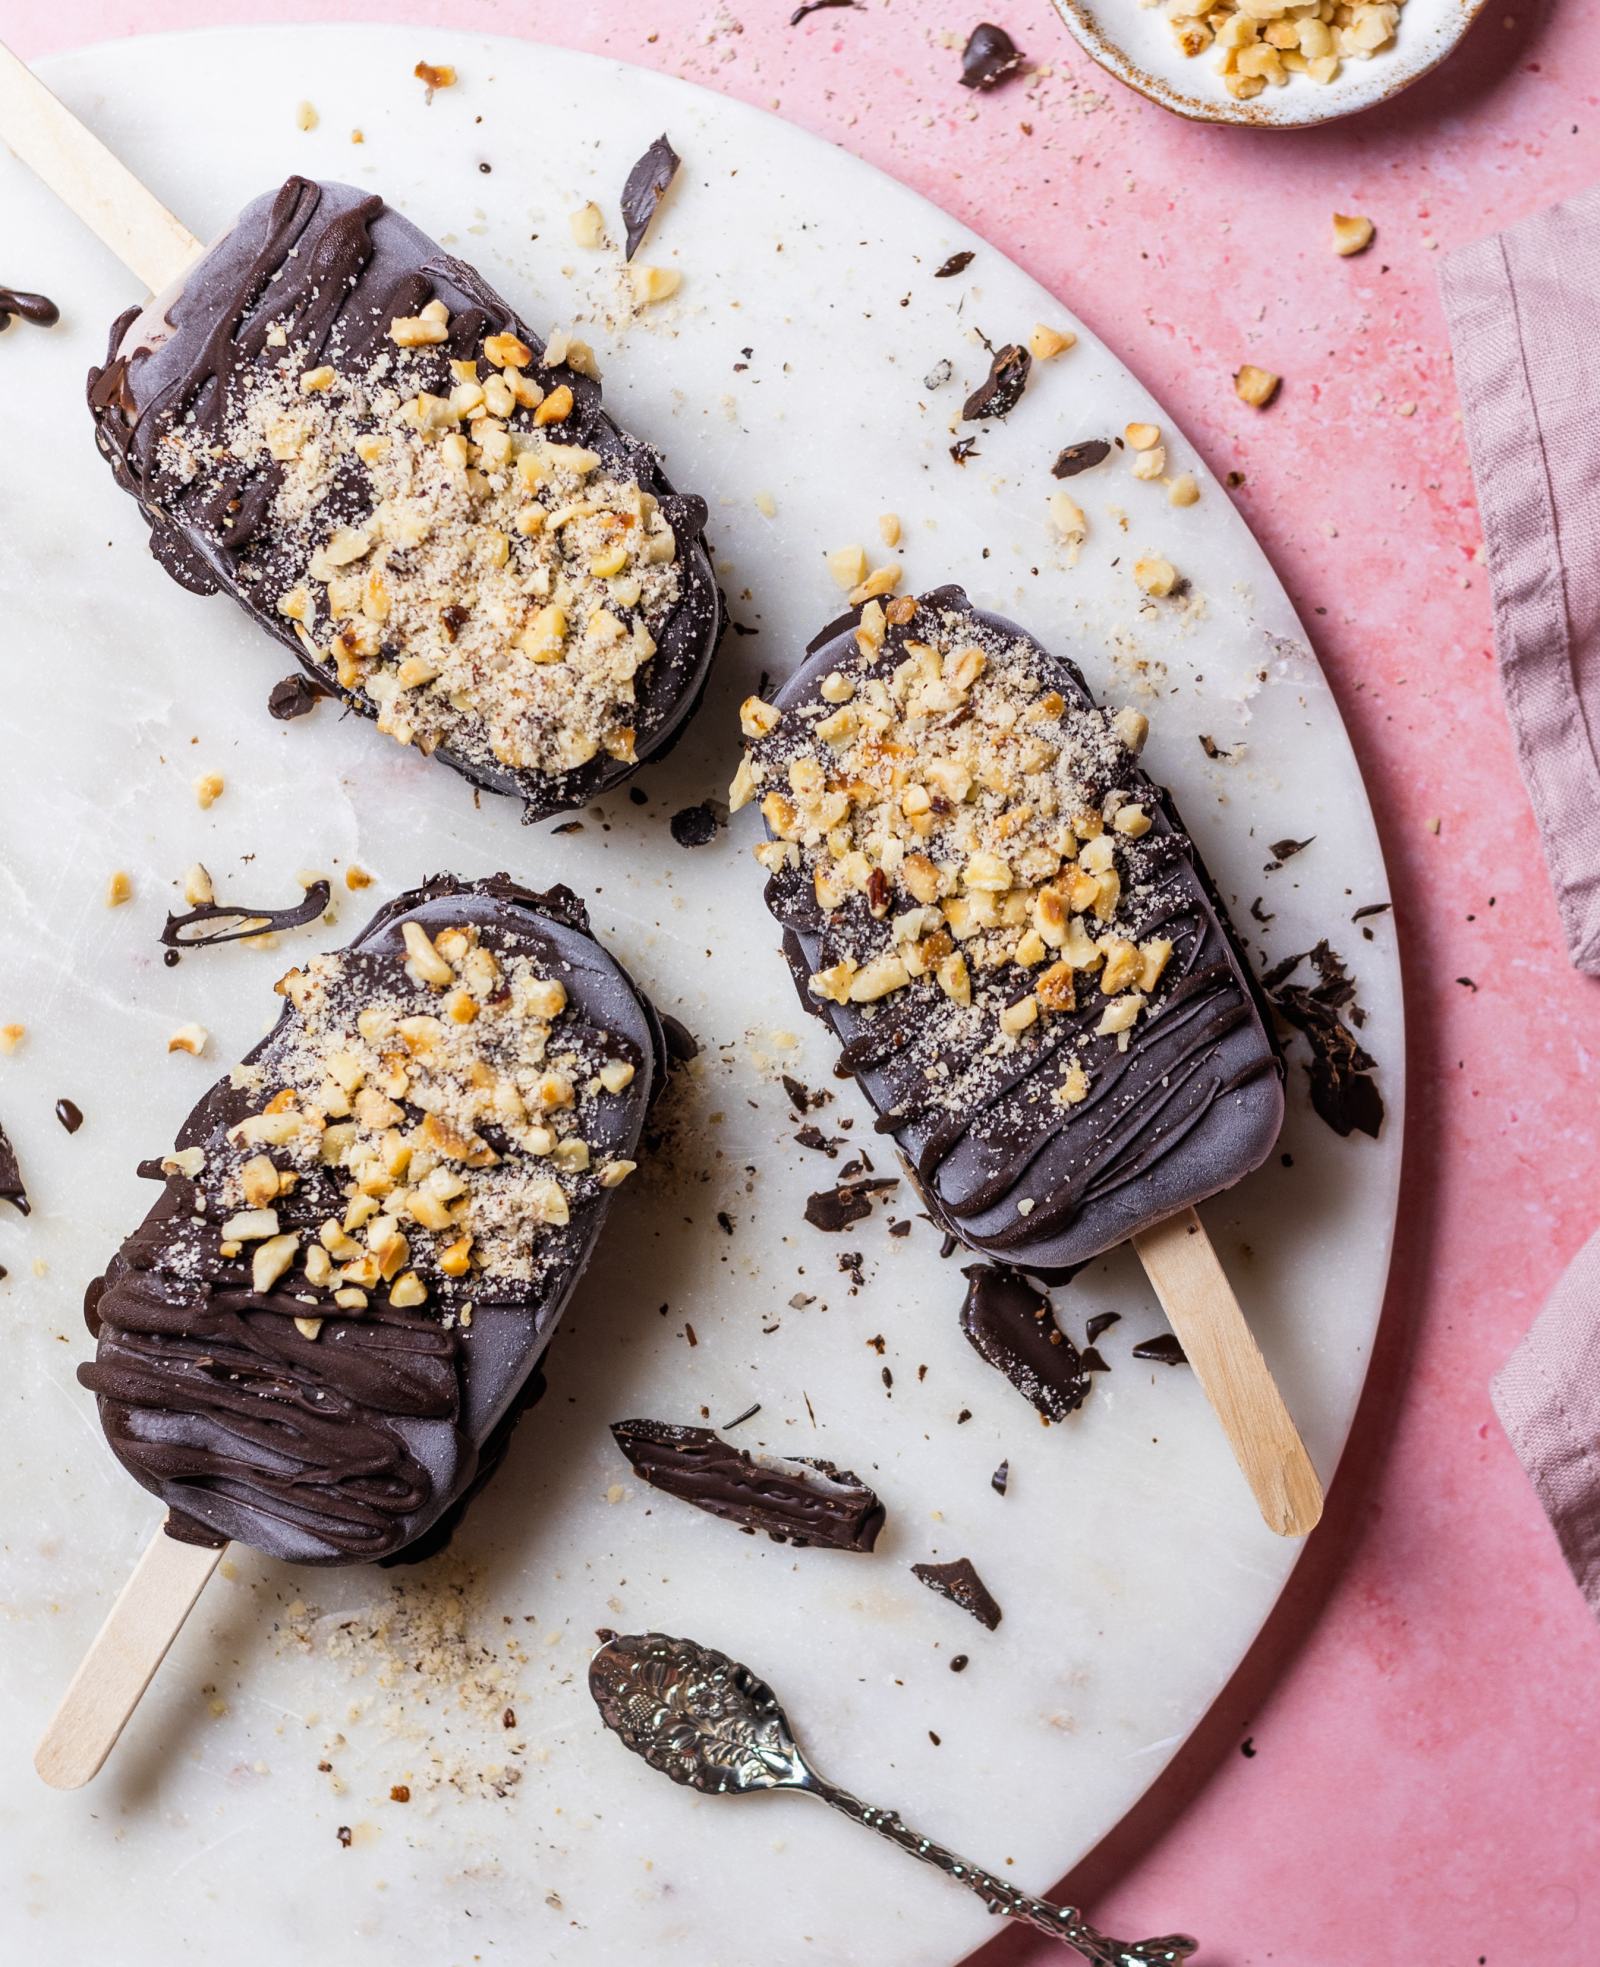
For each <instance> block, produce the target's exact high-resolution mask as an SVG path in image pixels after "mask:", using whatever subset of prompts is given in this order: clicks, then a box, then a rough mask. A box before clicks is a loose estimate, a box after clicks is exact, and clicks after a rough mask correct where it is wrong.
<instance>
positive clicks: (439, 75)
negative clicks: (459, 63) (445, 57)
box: [411, 61, 456, 102]
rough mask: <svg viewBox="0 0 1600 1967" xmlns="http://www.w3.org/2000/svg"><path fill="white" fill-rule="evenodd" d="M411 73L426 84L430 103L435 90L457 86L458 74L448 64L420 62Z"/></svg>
mask: <svg viewBox="0 0 1600 1967" xmlns="http://www.w3.org/2000/svg"><path fill="white" fill-rule="evenodd" d="M411 73H412V74H413V75H414V76H415V77H416V78H417V80H418V81H419V82H423V83H426V85H427V90H428V101H429V102H432V100H433V92H434V90H435V89H453V88H454V87H455V85H456V72H455V70H454V69H453V68H452V67H451V66H450V64H449V63H448V62H431V61H419V62H418V63H417V65H416V67H415V68H414V69H412V71H411Z"/></svg>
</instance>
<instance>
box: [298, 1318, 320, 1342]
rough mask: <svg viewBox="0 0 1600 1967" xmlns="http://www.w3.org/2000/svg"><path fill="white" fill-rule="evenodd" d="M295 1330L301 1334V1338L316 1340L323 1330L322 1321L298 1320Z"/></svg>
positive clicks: (314, 1319) (316, 1319) (313, 1319)
mask: <svg viewBox="0 0 1600 1967" xmlns="http://www.w3.org/2000/svg"><path fill="white" fill-rule="evenodd" d="M294 1329H295V1330H296V1331H297V1332H298V1333H299V1334H300V1336H301V1338H303V1339H314V1338H316V1337H317V1336H318V1334H319V1333H320V1332H321V1330H322V1320H321V1319H320V1318H297V1319H296V1320H295V1321H294Z"/></svg>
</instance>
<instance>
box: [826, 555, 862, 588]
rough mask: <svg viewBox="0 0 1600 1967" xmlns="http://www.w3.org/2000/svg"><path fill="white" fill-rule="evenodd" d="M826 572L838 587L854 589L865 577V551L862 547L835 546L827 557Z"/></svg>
mask: <svg viewBox="0 0 1600 1967" xmlns="http://www.w3.org/2000/svg"><path fill="white" fill-rule="evenodd" d="M828 572H829V573H830V574H832V576H833V578H834V579H835V580H836V581H837V582H838V583H839V585H840V587H842V588H845V589H849V588H852V587H854V586H855V585H856V584H857V582H858V581H864V580H865V579H866V577H867V549H866V548H865V547H864V546H836V547H835V548H834V550H833V551H832V553H830V554H829V555H828Z"/></svg>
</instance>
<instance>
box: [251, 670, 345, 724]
mask: <svg viewBox="0 0 1600 1967" xmlns="http://www.w3.org/2000/svg"><path fill="white" fill-rule="evenodd" d="M332 695H333V692H332V691H331V690H325V689H324V688H323V687H322V685H321V684H320V683H315V682H313V681H312V679H311V678H310V677H309V676H306V675H304V674H302V673H299V672H297V673H296V674H295V675H293V676H285V677H283V678H282V679H281V680H280V681H279V682H276V683H274V684H273V686H272V688H271V690H270V691H268V693H267V709H268V711H269V712H270V713H271V715H272V716H274V717H276V718H277V720H278V722H279V723H280V724H287V723H289V722H291V721H292V720H293V719H294V718H296V717H304V716H306V715H307V714H308V713H309V712H311V711H313V710H315V709H316V707H317V705H318V704H319V703H320V702H321V701H322V699H323V698H324V697H331V696H332Z"/></svg>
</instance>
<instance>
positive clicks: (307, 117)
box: [294, 102, 322, 130]
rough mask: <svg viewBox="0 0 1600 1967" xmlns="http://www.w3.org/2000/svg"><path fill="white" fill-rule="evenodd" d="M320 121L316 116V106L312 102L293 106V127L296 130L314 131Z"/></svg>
mask: <svg viewBox="0 0 1600 1967" xmlns="http://www.w3.org/2000/svg"><path fill="white" fill-rule="evenodd" d="M321 121H322V118H321V117H320V116H319V115H318V114H317V106H316V104H315V103H314V102H302V103H297V104H296V105H295V112H294V125H295V128H296V129H297V130H314V129H315V128H316V127H317V125H318V124H319V123H320V122H321Z"/></svg>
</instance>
